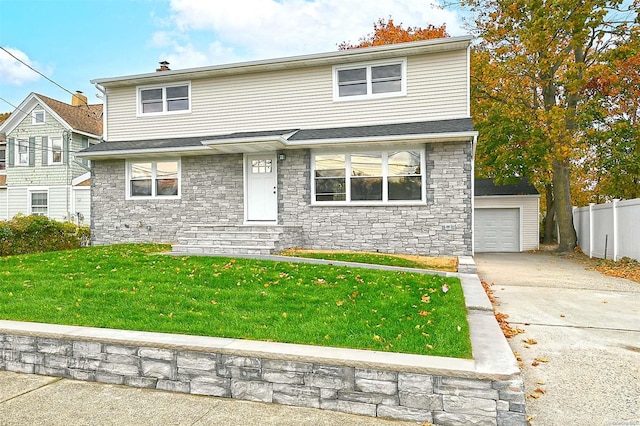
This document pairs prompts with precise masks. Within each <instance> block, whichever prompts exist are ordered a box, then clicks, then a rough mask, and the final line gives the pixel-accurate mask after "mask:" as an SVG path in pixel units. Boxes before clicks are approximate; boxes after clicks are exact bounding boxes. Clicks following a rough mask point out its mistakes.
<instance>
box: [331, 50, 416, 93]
mask: <svg viewBox="0 0 640 426" xmlns="http://www.w3.org/2000/svg"><path fill="white" fill-rule="evenodd" d="M405 93H406V61H405V60H401V61H397V62H389V63H386V62H385V63H374V64H363V65H357V66H353V65H352V66H349V67H335V68H334V99H345V100H346V99H361V98H370V97H378V96H397V95H403V94H405Z"/></svg>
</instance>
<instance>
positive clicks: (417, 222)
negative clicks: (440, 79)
mask: <svg viewBox="0 0 640 426" xmlns="http://www.w3.org/2000/svg"><path fill="white" fill-rule="evenodd" d="M286 154H287V158H286V160H284V161H280V162H279V163H278V167H279V182H278V187H279V190H280V202H279V218H280V222H281V223H282V224H283V225H298V226H302V232H303V241H304V247H305V248H313V249H325V250H336V249H343V250H363V251H380V252H385V253H412V254H423V255H430V256H466V255H471V249H472V247H471V179H472V176H471V145H470V143H467V142H457V143H433V144H427V145H426V174H427V176H426V185H427V202H426V204H425V205H420V206H416V205H413V206H410V205H398V206H393V205H378V206H376V205H373V206H318V205H311V199H310V197H311V188H310V176H311V174H310V162H311V153H310V151H309V150H296V151H287V152H286ZM289 182H300V183H299V184H298V185H288V183H289ZM445 225H447V228H446V229H445Z"/></svg>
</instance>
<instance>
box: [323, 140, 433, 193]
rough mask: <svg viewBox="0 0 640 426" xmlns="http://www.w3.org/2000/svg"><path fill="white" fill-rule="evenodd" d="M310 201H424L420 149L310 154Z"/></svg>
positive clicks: (422, 160) (422, 167)
mask: <svg viewBox="0 0 640 426" xmlns="http://www.w3.org/2000/svg"><path fill="white" fill-rule="evenodd" d="M312 163H313V200H314V203H318V204H321V203H323V204H324V203H336V204H344V203H345V202H346V203H354V204H358V203H360V204H362V203H366V204H368V203H396V202H422V201H424V193H425V191H424V188H425V175H424V150H422V149H407V150H397V151H377V152H350V153H320V152H318V153H314V154H313V160H312Z"/></svg>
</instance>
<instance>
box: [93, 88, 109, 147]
mask: <svg viewBox="0 0 640 426" xmlns="http://www.w3.org/2000/svg"><path fill="white" fill-rule="evenodd" d="M94 87H95V88H96V90H98V91H99V92H100V93H102V140H103V141H106V140H107V139H108V138H107V91H106V90H104V89H103V88H102V87H100V85H99V84H98V83H95V84H94ZM98 97H99V96H98Z"/></svg>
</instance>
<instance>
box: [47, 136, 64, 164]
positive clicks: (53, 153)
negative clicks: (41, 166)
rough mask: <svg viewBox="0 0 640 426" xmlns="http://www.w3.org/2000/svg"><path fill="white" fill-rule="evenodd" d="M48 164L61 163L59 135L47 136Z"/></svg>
mask: <svg viewBox="0 0 640 426" xmlns="http://www.w3.org/2000/svg"><path fill="white" fill-rule="evenodd" d="M48 155H49V164H62V138H61V137H60V136H57V137H50V138H49V149H48Z"/></svg>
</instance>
